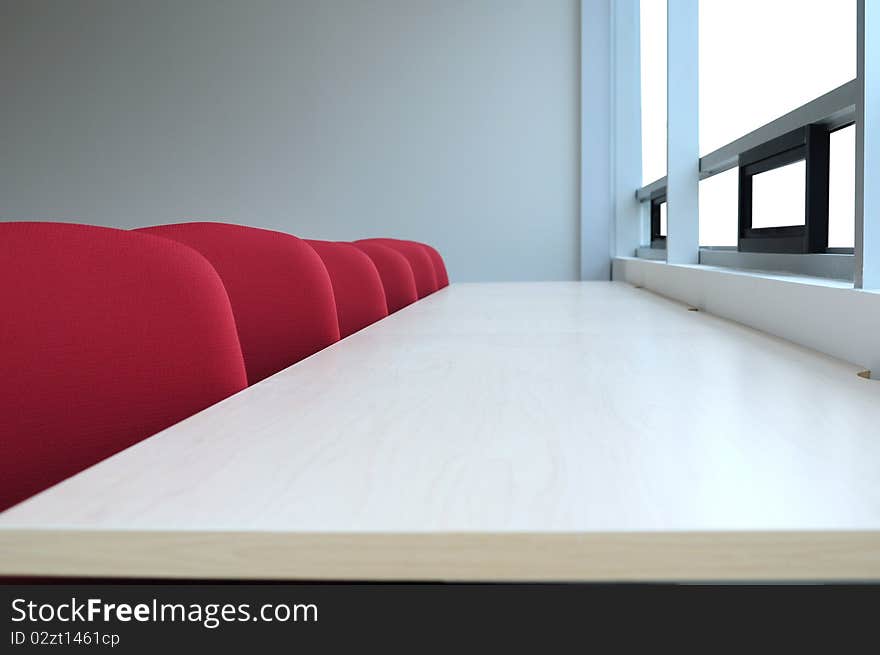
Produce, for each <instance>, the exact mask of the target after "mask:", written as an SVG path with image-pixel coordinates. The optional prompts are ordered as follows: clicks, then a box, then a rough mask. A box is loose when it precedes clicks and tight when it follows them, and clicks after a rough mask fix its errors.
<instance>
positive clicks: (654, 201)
mask: <svg viewBox="0 0 880 655" xmlns="http://www.w3.org/2000/svg"><path fill="white" fill-rule="evenodd" d="M664 202H666V190H665V189H664V190H663V191H661V192H657V193H655V194H654V195H652V196H651V247H652V248H655V249H658V250H665V249H666V236H667V235H666V234H660V205H662V204H663V203H664ZM668 210H669V208H668V207H667V211H668ZM666 231H667V232H669V226H668V225H667V226H666Z"/></svg>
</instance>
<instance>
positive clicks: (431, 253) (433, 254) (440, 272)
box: [415, 241, 449, 289]
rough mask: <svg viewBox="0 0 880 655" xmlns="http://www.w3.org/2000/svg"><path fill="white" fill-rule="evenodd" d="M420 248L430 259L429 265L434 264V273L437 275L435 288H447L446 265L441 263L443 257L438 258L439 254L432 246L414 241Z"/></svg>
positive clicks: (447, 275)
mask: <svg viewBox="0 0 880 655" xmlns="http://www.w3.org/2000/svg"><path fill="white" fill-rule="evenodd" d="M415 243H418V244H419V245H420V246H422V248H424V249H425V250H426V251H427V253H428V257H430V258H431V263H432V264H434V273H436V275H437V288H438V289H442V288H443V287H448V286H449V274H448V273H447V272H446V263H445V262H444V261H443V257H441V256H440V253H439V252H438V251H437V249H436V248H434V247H433V246H429V245H428V244H427V243H421V242H419V241H416V242H415Z"/></svg>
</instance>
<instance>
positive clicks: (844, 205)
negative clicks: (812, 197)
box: [828, 125, 856, 249]
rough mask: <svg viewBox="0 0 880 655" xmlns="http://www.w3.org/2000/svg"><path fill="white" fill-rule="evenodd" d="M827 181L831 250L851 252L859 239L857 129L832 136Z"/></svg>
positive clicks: (848, 129) (834, 133)
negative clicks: (856, 216)
mask: <svg viewBox="0 0 880 655" xmlns="http://www.w3.org/2000/svg"><path fill="white" fill-rule="evenodd" d="M830 151H831V154H830V164H829V181H828V247H829V248H846V249H851V248H852V247H853V246H854V245H855V240H856V235H855V229H856V223H855V215H856V128H855V126H854V125H850V126H848V127H844V128H842V129H840V130H836V131H834V132H832V133H831V145H830Z"/></svg>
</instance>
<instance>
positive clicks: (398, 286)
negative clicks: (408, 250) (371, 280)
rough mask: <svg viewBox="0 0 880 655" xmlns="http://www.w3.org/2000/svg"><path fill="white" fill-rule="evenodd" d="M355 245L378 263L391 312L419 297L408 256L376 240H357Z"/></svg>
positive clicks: (377, 266) (377, 268)
mask: <svg viewBox="0 0 880 655" xmlns="http://www.w3.org/2000/svg"><path fill="white" fill-rule="evenodd" d="M353 245H355V246H357V248H358V249H360V250H362V251H363V252H365V253H366V254H367V255H368V256H369V258H370V259H372V260H373V264H375V265H376V270H377V271H379V277H380V278H381V279H382V286H383V287H384V288H385V300H386V301H387V303H388V313H389V314H393V313H394V312H396V311H397V310H399V309H402V308H404V307H406V306H407V305H409V304H412V303H414V302H415V301H416V300H418V299H419V296H418V293H417V291H416V278H415V276H414V275H413V271H412V267H411V266H410V265H409V262H408V261H407V260H406V257H404V256H403V255H401V254H400V253H399V252H397V251H396V250H393V249H392V248H389V247H387V246H383V245H382V244H380V243H377V242H375V241H355V242H354V244H353Z"/></svg>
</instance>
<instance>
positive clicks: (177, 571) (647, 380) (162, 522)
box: [0, 282, 880, 580]
mask: <svg viewBox="0 0 880 655" xmlns="http://www.w3.org/2000/svg"><path fill="white" fill-rule="evenodd" d="M859 370H860V369H859V367H858V366H856V365H852V364H849V363H845V362H841V361H839V360H835V359H832V358H830V357H827V356H824V355H821V354H818V353H815V352H813V351H810V350H807V349H805V348H801V347H799V346H796V345H793V344H791V343H789V342H786V341H783V340H780V339H777V338H774V337H771V336H768V335H766V334H762V333H760V332H757V331H754V330H751V329H749V328H746V327H743V326H741V325H737V324H735V323H731V322H728V321H725V320H722V319H720V318H717V317H713V316H710V315H707V314H705V313H702V312H690V311H688V310H687V308H686V307H685V306H684V305H681V304H679V303H675V302H672V301H669V300H666V299H664V298H661V297H659V296H656V295H653V294H651V293H650V292H648V291H645V290H641V289H636V288H633V287H632V286H629V285H625V284H622V283H605V282H586V283H567V282H559V283H552V282H551V283H509V284H456V285H453V286H452V287H449V288H447V289H444V290H442V291H440V292H439V293H436V294H434V295H432V296H430V297H428V298H426V299H424V300H422V301H419V302H418V303H416V304H415V305H412V306H410V307H408V308H406V309H404V310H402V311H401V312H399V313H397V314H394V315H392V316H391V317H389V318H387V319H385V320H383V321H381V322H380V323H378V324H375V325H373V326H371V327H369V328H367V329H366V330H363V331H361V332H359V333H357V334H355V335H353V336H351V337H349V338H348V339H345V340H344V341H342V342H340V343H338V344H336V345H334V346H332V347H330V348H328V349H326V350H324V351H322V352H320V353H318V354H316V355H314V356H313V357H311V358H309V359H307V360H305V361H303V362H300V363H299V364H296V365H295V366H292V367H291V368H289V369H287V370H285V371H282V372H280V373H278V374H277V375H275V376H273V377H271V378H269V379H267V380H265V381H263V382H261V383H260V384H258V385H256V386H254V387H251V388H250V389H247V390H245V391H243V392H241V393H239V394H237V395H236V396H233V397H232V398H229V399H227V400H225V401H223V402H222V403H219V404H218V405H215V406H213V407H211V408H209V409H207V410H205V411H203V412H201V413H199V414H197V415H195V416H193V417H191V418H189V419H187V420H186V421H183V422H182V423H180V424H178V425H176V426H173V427H172V428H170V429H168V430H165V431H164V432H162V433H160V434H158V435H156V436H154V437H152V438H150V439H148V440H146V441H144V442H142V443H140V444H138V445H136V446H134V447H132V448H129V449H128V450H126V451H124V452H122V453H120V454H118V455H116V456H114V457H112V458H110V459H108V460H106V461H104V462H102V463H99V464H98V465H96V466H94V467H92V468H90V469H88V470H86V471H84V472H82V473H80V474H79V475H77V476H75V477H73V478H71V479H69V480H66V481H64V482H62V483H61V484H58V485H56V486H55V487H53V488H51V489H49V490H47V491H45V492H43V493H42V494H39V495H38V496H36V497H34V498H32V499H30V500H28V501H25V502H24V503H22V504H20V505H18V506H16V507H14V508H12V509H10V510H8V511H6V512H5V513H3V514H0V575H2V574H6V575H8V574H25V575H77V576H91V575H95V576H125V577H141V576H147V577H149V576H159V577H184V578H273V579H325V578H334V579H346V580H353V579H376V580H379V579H410V580H724V579H748V580H756V579H770V580H786V579H810V580H816V579H835V580H852V579H858V580H865V579H873V580H877V579H880V382H876V381H871V380H866V379H862V378H859V377H857V375H856V373H857V372H858V371H859Z"/></svg>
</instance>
